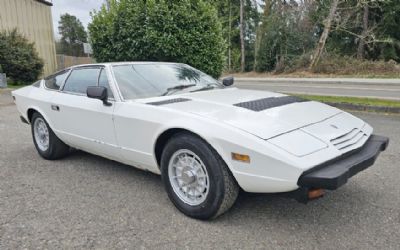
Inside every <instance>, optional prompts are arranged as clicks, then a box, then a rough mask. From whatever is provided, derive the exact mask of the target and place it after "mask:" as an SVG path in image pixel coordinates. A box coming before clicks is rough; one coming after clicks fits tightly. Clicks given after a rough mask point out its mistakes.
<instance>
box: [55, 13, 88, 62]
mask: <svg viewBox="0 0 400 250" xmlns="http://www.w3.org/2000/svg"><path fill="white" fill-rule="evenodd" d="M58 24H59V26H58V31H59V33H60V35H61V41H60V43H61V51H62V52H63V54H66V55H70V56H83V55H84V52H83V43H86V42H87V34H86V31H85V28H84V27H83V25H82V23H81V21H80V20H79V19H78V18H77V17H76V16H72V15H70V14H68V13H66V14H64V15H61V17H60V21H59V22H58Z"/></svg>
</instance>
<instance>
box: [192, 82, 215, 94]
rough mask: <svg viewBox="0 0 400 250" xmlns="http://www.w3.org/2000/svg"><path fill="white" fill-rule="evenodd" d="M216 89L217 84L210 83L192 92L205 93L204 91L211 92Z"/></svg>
mask: <svg viewBox="0 0 400 250" xmlns="http://www.w3.org/2000/svg"><path fill="white" fill-rule="evenodd" d="M214 88H215V84H212V83H209V84H207V85H206V86H204V87H202V88H199V89H195V90H193V91H190V92H197V91H203V90H210V89H214Z"/></svg>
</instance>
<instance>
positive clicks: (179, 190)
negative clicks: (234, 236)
mask: <svg viewBox="0 0 400 250" xmlns="http://www.w3.org/2000/svg"><path fill="white" fill-rule="evenodd" d="M161 172H162V180H163V183H164V185H165V188H166V190H167V193H168V196H169V198H170V199H171V201H172V202H173V203H174V205H175V206H176V207H177V208H178V209H179V210H180V211H181V212H183V213H184V214H186V215H188V216H190V217H193V218H196V219H210V218H215V217H217V216H219V215H221V214H223V213H224V212H225V211H227V210H228V209H229V208H230V207H231V206H232V205H233V204H234V202H235V200H236V198H237V195H238V192H239V187H238V185H237V183H236V181H235V180H234V178H233V176H232V174H231V173H230V171H229V169H228V167H227V166H226V164H225V162H224V161H223V160H222V159H221V157H220V156H219V155H218V153H217V152H215V150H214V149H213V148H211V146H210V145H208V144H207V143H206V142H205V141H203V140H202V139H200V138H198V137H196V136H194V135H191V134H189V133H181V134H178V135H177V136H175V137H174V138H172V139H170V140H169V141H168V143H167V145H166V146H165V148H164V151H163V154H162V157H161Z"/></svg>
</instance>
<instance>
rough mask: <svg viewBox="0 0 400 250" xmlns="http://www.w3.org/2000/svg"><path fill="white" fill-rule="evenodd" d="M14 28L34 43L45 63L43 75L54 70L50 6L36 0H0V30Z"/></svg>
mask: <svg viewBox="0 0 400 250" xmlns="http://www.w3.org/2000/svg"><path fill="white" fill-rule="evenodd" d="M14 28H17V29H18V31H19V32H21V33H22V34H23V35H24V36H25V37H26V38H27V39H28V40H29V41H31V42H34V43H35V47H36V50H37V51H38V54H39V56H40V57H41V58H42V59H43V61H44V63H45V65H44V72H43V73H44V75H49V74H51V73H53V72H54V71H56V69H57V61H56V49H55V44H54V34H53V22H52V16H51V6H49V5H46V4H44V3H41V2H38V1H36V0H0V30H12V29H14Z"/></svg>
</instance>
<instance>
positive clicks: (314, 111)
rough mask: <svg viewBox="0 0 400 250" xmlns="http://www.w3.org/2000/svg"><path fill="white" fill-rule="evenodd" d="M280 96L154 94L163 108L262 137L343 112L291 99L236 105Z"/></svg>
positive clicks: (230, 90) (264, 93) (227, 92)
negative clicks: (257, 108)
mask: <svg viewBox="0 0 400 250" xmlns="http://www.w3.org/2000/svg"><path fill="white" fill-rule="evenodd" d="M284 96H286V95H283V94H278V93H273V92H268V91H256V90H244V89H237V88H227V89H218V90H212V91H200V92H193V93H184V94H180V95H174V96H168V97H166V98H163V99H159V98H157V101H160V100H161V102H160V103H161V104H163V101H166V102H165V104H167V105H161V106H162V107H164V108H169V109H175V110H179V111H182V112H188V113H192V114H196V115H199V116H203V117H207V118H209V119H214V120H217V121H219V122H221V123H225V124H229V125H231V126H234V127H236V128H238V129H241V130H244V131H246V132H248V133H251V134H253V135H255V136H258V137H260V138H262V139H269V138H272V137H275V136H278V135H281V134H284V133H287V132H289V131H293V130H296V129H299V128H304V127H307V126H309V125H311V124H317V123H320V122H322V121H324V120H327V119H329V118H332V117H334V116H336V115H338V114H340V113H342V112H343V111H341V110H339V109H336V108H333V107H331V106H328V105H325V104H323V103H319V102H314V101H304V102H292V103H288V104H283V105H277V106H276V107H272V108H266V109H263V110H261V111H255V110H251V109H248V108H244V107H240V106H237V104H238V103H246V102H251V101H255V100H260V99H264V98H271V97H284ZM155 101H156V100H155ZM147 103H148V101H147ZM235 104H236V105H235ZM354 118H355V117H354ZM355 119H358V118H355ZM358 120H359V119H358ZM358 125H360V124H358ZM339 130H340V129H339ZM342 132H344V131H337V133H338V134H340V133H342ZM317 136H318V135H317Z"/></svg>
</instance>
